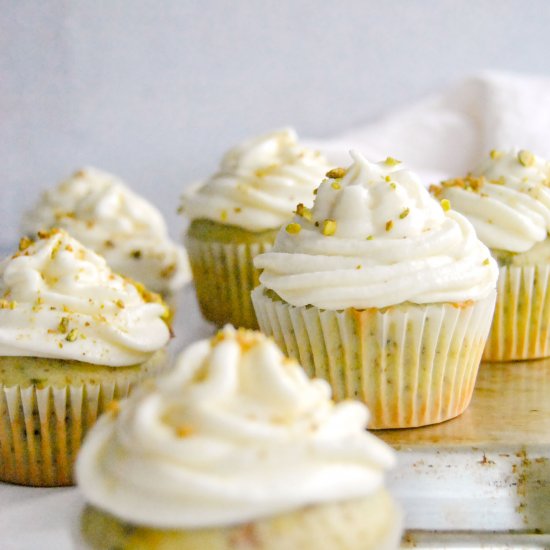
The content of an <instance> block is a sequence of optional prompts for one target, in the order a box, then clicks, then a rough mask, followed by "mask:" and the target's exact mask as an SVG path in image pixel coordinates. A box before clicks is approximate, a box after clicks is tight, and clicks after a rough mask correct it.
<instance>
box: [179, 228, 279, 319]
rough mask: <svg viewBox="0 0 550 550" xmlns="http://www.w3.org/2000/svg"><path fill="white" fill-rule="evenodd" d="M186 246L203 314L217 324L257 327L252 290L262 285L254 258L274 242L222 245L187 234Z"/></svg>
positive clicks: (268, 248)
mask: <svg viewBox="0 0 550 550" xmlns="http://www.w3.org/2000/svg"><path fill="white" fill-rule="evenodd" d="M186 247H187V252H188V254H189V261H190V263H191V269H192V271H193V279H194V282H195V288H196V291H197V298H198V301H199V306H200V309H201V312H202V314H203V316H204V317H205V318H206V319H207V320H208V321H211V322H213V323H215V324H216V325H218V326H223V325H225V324H226V323H231V324H233V325H235V326H236V327H245V328H258V323H257V321H256V315H255V313H254V308H253V307H252V301H251V299H250V293H251V292H252V290H253V289H254V288H255V287H256V286H257V285H258V284H259V280H258V276H259V272H258V270H257V269H255V268H254V264H253V261H252V260H253V258H254V257H255V256H257V255H258V254H261V253H263V252H267V251H268V250H270V249H271V247H272V244H271V243H269V242H262V243H252V244H222V243H216V242H208V241H201V240H198V239H194V238H190V237H187V239H186Z"/></svg>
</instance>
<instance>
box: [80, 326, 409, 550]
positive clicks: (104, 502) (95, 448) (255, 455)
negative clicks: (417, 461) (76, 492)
mask: <svg viewBox="0 0 550 550" xmlns="http://www.w3.org/2000/svg"><path fill="white" fill-rule="evenodd" d="M366 421H367V410H366V408H365V407H364V405H362V404H360V403H357V402H351V401H349V402H343V403H340V404H335V403H334V402H333V401H331V399H330V388H329V386H328V384H327V383H326V382H325V381H323V380H309V379H308V378H307V376H306V375H305V373H304V372H303V370H302V369H301V368H300V367H299V365H298V364H297V363H296V362H295V361H293V360H289V359H287V358H286V357H284V356H283V354H282V353H281V351H280V350H279V349H278V348H277V347H276V346H275V344H274V343H273V342H272V341H271V340H270V339H267V338H266V337H265V336H263V335H261V334H260V333H254V332H251V331H245V330H244V329H239V330H238V331H236V330H235V329H233V328H230V327H226V328H225V329H224V330H223V331H222V332H220V333H218V335H216V336H215V337H214V338H213V339H211V340H210V341H208V340H204V341H201V342H198V343H196V344H194V345H193V346H191V347H190V348H189V349H188V350H186V351H185V352H184V353H183V354H182V355H181V357H180V358H179V360H178V361H177V364H176V367H175V369H174V370H173V371H172V372H171V373H169V374H167V375H166V376H164V377H160V378H158V379H157V381H156V382H155V383H154V384H151V385H150V387H147V388H143V389H142V390H141V391H140V392H138V393H135V394H134V395H133V396H132V397H131V398H130V399H129V400H127V401H126V402H125V403H123V404H122V405H121V407H120V410H119V411H117V412H114V413H112V414H110V415H106V416H105V417H104V418H103V419H102V420H100V422H99V423H98V424H97V425H96V426H95V427H94V428H93V429H92V430H91V432H90V433H89V434H88V437H87V439H86V441H85V443H84V445H83V448H82V450H81V453H80V456H79V458H78V461H77V468H76V472H77V480H78V484H79V487H80V489H81V491H82V493H83V494H84V496H85V498H86V500H87V501H88V505H87V507H86V508H85V510H84V511H83V514H82V516H81V518H80V523H79V534H78V538H79V541H81V542H83V543H84V544H85V546H86V547H87V548H92V549H103V548H120V549H125V550H137V549H145V548H147V549H163V550H171V549H178V550H191V549H193V550H199V549H203V548H208V549H209V550H233V549H234V550H240V549H243V548H255V549H257V550H276V549H280V548H299V549H300V550H325V549H326V550H370V549H372V550H382V549H388V550H389V549H395V548H397V547H398V545H399V540H400V538H401V524H402V521H401V512H400V510H399V508H398V506H397V505H396V504H395V502H394V500H393V499H392V497H391V496H390V494H389V492H388V490H387V489H386V488H385V487H384V470H385V469H387V468H388V467H391V466H392V464H393V463H394V456H393V453H392V451H391V450H390V449H389V448H388V447H386V445H385V444H384V443H382V442H381V441H380V440H378V439H376V438H375V437H374V436H372V435H371V434H370V433H368V432H366V431H365V429H364V427H365V424H366Z"/></svg>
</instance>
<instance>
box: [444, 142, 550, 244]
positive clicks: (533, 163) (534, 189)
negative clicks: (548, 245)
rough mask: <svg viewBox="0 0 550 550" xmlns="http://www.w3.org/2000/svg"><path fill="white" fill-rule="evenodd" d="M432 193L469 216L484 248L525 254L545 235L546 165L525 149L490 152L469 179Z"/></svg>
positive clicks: (549, 175)
mask: <svg viewBox="0 0 550 550" xmlns="http://www.w3.org/2000/svg"><path fill="white" fill-rule="evenodd" d="M435 192H436V193H437V194H439V195H441V196H444V197H446V198H448V199H449V200H450V201H451V202H452V204H453V207H454V208H456V209H457V210H458V211H459V212H461V213H462V214H464V215H465V216H467V217H468V219H469V220H470V222H471V223H472V225H473V226H474V227H475V229H476V232H477V234H478V236H479V238H480V239H481V240H482V241H483V242H484V243H485V244H486V245H487V246H488V247H489V248H493V249H497V250H504V251H507V252H515V253H521V252H527V251H528V250H531V249H532V248H533V247H534V246H535V245H536V244H537V243H541V242H543V241H544V240H546V238H547V235H548V232H549V231H550V163H549V162H548V161H546V160H544V159H542V158H540V157H537V156H536V155H534V154H533V153H531V152H529V151H526V150H519V151H518V150H511V151H506V152H502V151H492V152H491V154H490V155H489V156H488V158H487V159H485V160H484V161H483V162H482V163H481V164H480V165H479V166H478V167H477V168H476V169H475V170H474V171H473V172H472V174H471V175H468V176H466V177H465V178H456V179H452V180H448V181H444V182H442V183H441V186H440V187H437V186H436V187H435Z"/></svg>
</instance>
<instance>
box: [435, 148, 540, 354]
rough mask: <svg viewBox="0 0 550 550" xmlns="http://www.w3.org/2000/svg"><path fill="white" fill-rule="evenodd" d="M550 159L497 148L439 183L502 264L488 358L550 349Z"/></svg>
mask: <svg viewBox="0 0 550 550" xmlns="http://www.w3.org/2000/svg"><path fill="white" fill-rule="evenodd" d="M549 185H550V164H549V163H548V162H547V161H545V160H543V159H541V158H539V157H537V156H535V155H533V154H532V153H530V152H529V151H525V150H522V151H508V152H500V151H492V152H491V154H490V155H488V157H487V159H486V160H485V161H484V162H482V163H481V165H480V166H479V167H478V168H477V169H476V170H475V171H474V172H473V173H472V174H469V175H468V176H466V177H464V178H459V179H454V180H449V181H445V182H442V184H441V185H440V186H434V187H432V191H433V192H434V193H435V194H437V196H440V197H445V198H446V199H447V200H450V202H451V203H452V205H453V208H455V209H456V210H457V211H459V212H461V213H462V214H464V215H465V216H467V217H468V219H469V220H470V221H471V222H472V224H473V226H474V227H475V229H476V232H477V234H478V236H479V238H480V239H481V240H482V241H483V242H484V243H485V244H486V245H487V246H488V247H489V248H490V249H491V252H492V254H493V256H494V257H495V258H496V260H497V262H498V264H499V271H500V275H499V280H498V288H497V290H498V292H497V304H496V309H495V317H494V320H493V325H492V328H491V332H490V335H489V340H488V342H487V347H486V348H485V352H484V355H483V357H484V359H485V360H487V361H512V360H521V359H534V358H538V357H548V356H550V289H549V275H550V239H549V238H548V231H549V230H550V187H549Z"/></svg>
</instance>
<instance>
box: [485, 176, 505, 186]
mask: <svg viewBox="0 0 550 550" xmlns="http://www.w3.org/2000/svg"><path fill="white" fill-rule="evenodd" d="M489 183H492V184H494V185H504V184H505V183H506V178H505V177H504V176H500V177H499V178H498V179H496V180H489Z"/></svg>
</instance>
